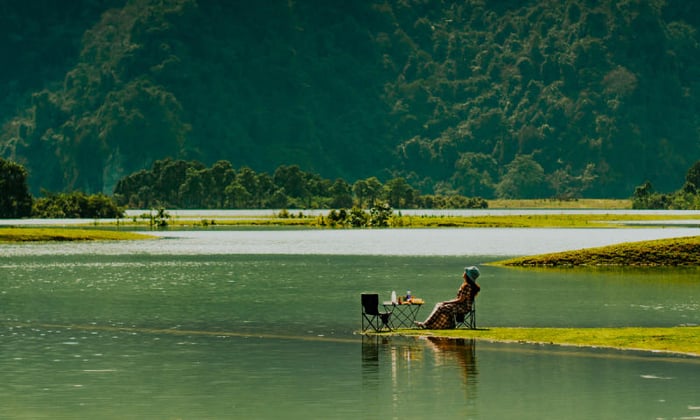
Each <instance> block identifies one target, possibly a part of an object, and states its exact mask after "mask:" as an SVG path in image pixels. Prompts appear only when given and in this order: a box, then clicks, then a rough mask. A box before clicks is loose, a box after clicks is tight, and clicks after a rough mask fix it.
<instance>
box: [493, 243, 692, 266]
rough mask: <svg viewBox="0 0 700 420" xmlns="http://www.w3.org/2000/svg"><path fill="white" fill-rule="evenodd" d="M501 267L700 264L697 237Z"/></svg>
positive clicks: (518, 260) (566, 254)
mask: <svg viewBox="0 0 700 420" xmlns="http://www.w3.org/2000/svg"><path fill="white" fill-rule="evenodd" d="M491 264H494V265H503V266H520V267H557V266H584V265H585V266H603V265H609V266H621V265H626V266H700V236H690V237H684V238H671V239H658V240H653V241H641V242H629V243H622V244H618V245H610V246H604V247H597V248H588V249H581V250H575V251H564V252H556V253H551V254H543V255H535V256H528V257H518V258H513V259H509V260H504V261H497V262H495V263H491Z"/></svg>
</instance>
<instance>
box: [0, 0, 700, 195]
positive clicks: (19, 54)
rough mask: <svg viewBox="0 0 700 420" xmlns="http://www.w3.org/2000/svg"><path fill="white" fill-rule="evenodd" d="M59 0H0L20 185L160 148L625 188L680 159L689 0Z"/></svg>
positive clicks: (421, 178)
mask: <svg viewBox="0 0 700 420" xmlns="http://www.w3.org/2000/svg"><path fill="white" fill-rule="evenodd" d="M62 3H63V2H60V3H59V2H51V1H46V0H27V1H26V2H24V3H23V4H24V6H20V5H8V4H4V5H3V6H0V8H4V9H5V10H3V12H5V13H2V14H0V15H2V16H3V17H2V18H1V19H4V21H5V22H6V23H8V24H9V26H6V27H5V28H6V29H4V31H5V32H7V33H6V34H5V36H6V42H5V44H6V45H7V48H8V52H9V53H10V55H11V56H13V57H14V58H15V59H14V60H13V63H14V66H13V67H12V68H11V69H5V70H4V71H2V72H0V80H1V81H2V82H3V83H0V85H4V86H7V87H5V89H7V91H6V93H7V95H5V98H6V99H5V100H4V101H3V102H0V122H2V123H3V129H2V132H1V133H0V156H3V157H6V158H12V159H14V160H17V161H18V162H20V163H22V164H23V165H25V166H26V167H27V169H28V170H29V171H30V186H31V188H32V190H33V192H34V193H36V192H38V191H39V189H40V188H45V189H48V190H51V191H61V190H74V189H80V190H83V191H86V192H97V191H105V192H107V193H111V192H112V188H113V186H114V185H115V183H116V181H117V180H118V179H120V178H121V177H123V176H125V175H128V174H130V173H133V172H135V171H138V170H141V169H144V168H148V167H150V165H151V164H152V163H153V162H154V161H155V160H158V159H162V158H164V157H172V158H178V159H188V160H189V159H198V160H200V161H202V162H203V163H205V164H207V165H210V164H212V163H213V162H216V161H217V160H221V159H225V160H228V161H230V162H232V163H233V164H234V165H235V166H237V167H241V166H248V167H251V168H253V169H254V170H256V171H267V172H271V171H272V170H274V168H276V167H277V166H279V165H282V164H297V165H299V166H300V167H301V168H302V169H303V170H305V171H309V172H317V173H319V174H321V175H322V176H324V177H326V178H335V177H342V178H344V179H345V180H347V181H349V182H353V181H354V180H356V179H359V178H366V177H369V176H378V177H380V179H387V178H389V177H392V176H403V177H405V178H406V179H407V180H409V182H411V183H412V184H413V186H414V187H416V188H419V189H421V191H423V192H424V193H433V192H446V191H457V192H459V193H462V194H465V195H468V196H477V195H478V196H483V197H486V198H492V197H500V198H515V197H517V198H538V197H552V196H559V197H576V196H586V197H629V196H631V194H632V192H633V191H634V187H635V186H637V185H639V184H641V183H643V182H644V181H645V180H649V181H651V182H652V183H653V185H654V186H655V187H656V188H657V189H658V190H662V191H671V190H675V189H677V188H679V187H680V186H681V185H682V183H683V176H684V174H685V171H686V170H687V168H688V167H690V166H691V165H692V163H693V162H695V161H696V160H698V159H699V158H700V142H699V141H698V135H699V134H700V120H698V119H697V111H698V102H699V101H700V99H699V98H700V95H698V83H697V81H698V80H700V77H699V76H700V62H699V61H700V54H698V52H699V51H698V45H699V44H698V33H697V29H698V25H699V24H700V21H699V19H700V18H699V16H700V13H698V12H700V3H697V2H695V1H692V0H678V1H673V2H663V1H652V0H649V1H641V0H630V1H625V2H619V1H612V0H606V1H588V0H566V1H564V2H562V1H558V0H545V1H540V0H529V1H507V0H498V1H496V0H493V1H479V0H471V1H465V2H459V3H457V2H449V1H439V0H425V1H401V0H381V1H380V0H366V1H354V2H328V1H322V0H300V1H296V2H288V1H282V0H268V1H265V2H252V3H251V2H243V1H238V0H231V1H223V0H165V1H161V0H158V1H156V0H129V1H127V0H121V1H119V0H80V1H76V2H75V4H76V6H75V7H74V8H72V9H70V10H69V11H66V10H65V7H64V5H63V4H62ZM78 11H79V13H77V12H78Z"/></svg>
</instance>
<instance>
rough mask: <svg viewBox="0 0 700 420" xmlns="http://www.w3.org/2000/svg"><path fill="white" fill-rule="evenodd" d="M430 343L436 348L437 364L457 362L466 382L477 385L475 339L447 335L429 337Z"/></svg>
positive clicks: (466, 383) (467, 385) (466, 384)
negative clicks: (447, 336)
mask: <svg viewBox="0 0 700 420" xmlns="http://www.w3.org/2000/svg"><path fill="white" fill-rule="evenodd" d="M427 341H428V343H430V344H431V345H432V348H433V349H434V350H435V365H436V366H441V365H445V364H447V365H450V364H452V363H455V362H456V363H457V367H458V368H460V369H459V370H460V372H461V373H462V377H463V380H464V384H465V386H466V388H467V391H469V389H468V388H469V387H474V385H476V382H477V381H476V375H477V374H478V371H477V368H476V349H475V345H474V340H473V339H463V338H460V339H454V338H445V337H428V340H427Z"/></svg>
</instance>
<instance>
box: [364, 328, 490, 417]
mask: <svg viewBox="0 0 700 420" xmlns="http://www.w3.org/2000/svg"><path fill="white" fill-rule="evenodd" d="M426 372H431V374H430V375H428V376H426ZM477 374H478V369H477V365H476V350H475V343H474V340H465V339H450V338H439V337H428V338H427V339H423V338H406V337H387V336H381V335H366V336H363V339H362V375H363V376H362V377H363V381H362V383H363V395H364V400H365V403H368V404H372V406H381V405H382V404H383V405H384V406H385V407H386V408H387V409H388V408H389V406H390V408H391V411H392V413H393V414H397V413H402V412H404V413H405V410H406V408H407V407H410V408H411V410H414V413H419V412H422V413H429V412H431V410H432V409H435V407H432V406H431V404H432V403H431V401H430V400H431V398H427V399H426V398H425V395H415V394H416V393H420V392H421V391H419V390H423V391H422V392H425V391H426V390H430V392H433V391H437V392H439V393H440V394H441V395H443V396H445V395H446V394H451V395H452V397H451V398H456V400H452V403H454V404H455V405H456V406H455V407H453V408H452V409H453V410H456V412H459V413H461V414H463V415H466V416H467V417H473V416H474V415H475V414H476V408H475V407H476V396H477V395H476V386H477V383H478V381H477ZM387 385H389V386H387ZM388 392H390V394H388ZM451 398H448V399H451Z"/></svg>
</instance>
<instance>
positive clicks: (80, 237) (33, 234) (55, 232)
mask: <svg viewBox="0 0 700 420" xmlns="http://www.w3.org/2000/svg"><path fill="white" fill-rule="evenodd" d="M134 239H155V236H151V235H144V234H141V233H135V232H121V231H111V230H96V229H64V228H0V242H38V241H106V240H109V241H114V240H134Z"/></svg>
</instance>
